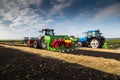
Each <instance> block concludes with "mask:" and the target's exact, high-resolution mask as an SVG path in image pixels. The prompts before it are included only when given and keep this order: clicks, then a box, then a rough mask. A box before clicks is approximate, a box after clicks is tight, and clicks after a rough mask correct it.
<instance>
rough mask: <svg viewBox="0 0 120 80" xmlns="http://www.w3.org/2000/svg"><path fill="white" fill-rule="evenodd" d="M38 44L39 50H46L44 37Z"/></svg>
mask: <svg viewBox="0 0 120 80" xmlns="http://www.w3.org/2000/svg"><path fill="white" fill-rule="evenodd" d="M40 44H41V48H42V49H46V48H47V44H46V42H45V39H44V37H43V38H41V41H40Z"/></svg>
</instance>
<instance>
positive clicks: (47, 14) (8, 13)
mask: <svg viewBox="0 0 120 80" xmlns="http://www.w3.org/2000/svg"><path fill="white" fill-rule="evenodd" d="M42 28H53V29H55V33H56V34H65V35H74V36H78V35H79V36H80V37H81V35H82V32H85V31H87V30H94V29H100V30H101V32H102V33H103V36H105V37H111V38H112V37H120V0H0V39H21V38H22V37H24V36H29V37H30V36H39V33H38V31H39V30H41V29H42Z"/></svg>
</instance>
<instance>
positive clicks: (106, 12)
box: [94, 3, 120, 21]
mask: <svg viewBox="0 0 120 80" xmlns="http://www.w3.org/2000/svg"><path fill="white" fill-rule="evenodd" d="M117 16H120V3H116V4H112V5H110V6H108V7H106V8H104V9H102V10H100V11H98V12H97V13H96V15H95V17H94V20H98V21H99V20H103V19H106V18H110V17H117Z"/></svg>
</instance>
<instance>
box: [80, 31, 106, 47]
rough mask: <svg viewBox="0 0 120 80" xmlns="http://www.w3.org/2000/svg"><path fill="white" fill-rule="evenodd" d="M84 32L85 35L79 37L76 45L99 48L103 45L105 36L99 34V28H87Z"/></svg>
mask: <svg viewBox="0 0 120 80" xmlns="http://www.w3.org/2000/svg"><path fill="white" fill-rule="evenodd" d="M85 34H86V36H85V37H83V38H79V42H78V46H85V47H89V46H90V47H92V48H101V47H102V46H103V45H104V43H105V38H104V37H103V36H102V35H101V34H102V33H100V30H89V31H87V32H85Z"/></svg>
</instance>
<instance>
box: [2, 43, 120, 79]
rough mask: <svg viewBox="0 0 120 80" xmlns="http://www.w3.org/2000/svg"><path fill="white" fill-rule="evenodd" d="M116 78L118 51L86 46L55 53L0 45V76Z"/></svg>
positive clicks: (119, 74) (119, 67)
mask: <svg viewBox="0 0 120 80" xmlns="http://www.w3.org/2000/svg"><path fill="white" fill-rule="evenodd" d="M7 47H8V48H7ZM11 48H14V49H11ZM23 50H24V51H23ZM119 79H120V54H118V53H107V52H95V51H86V50H77V51H74V52H69V53H57V52H50V51H45V50H38V49H33V48H27V47H17V46H5V47H3V45H1V46H0V80H119Z"/></svg>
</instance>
